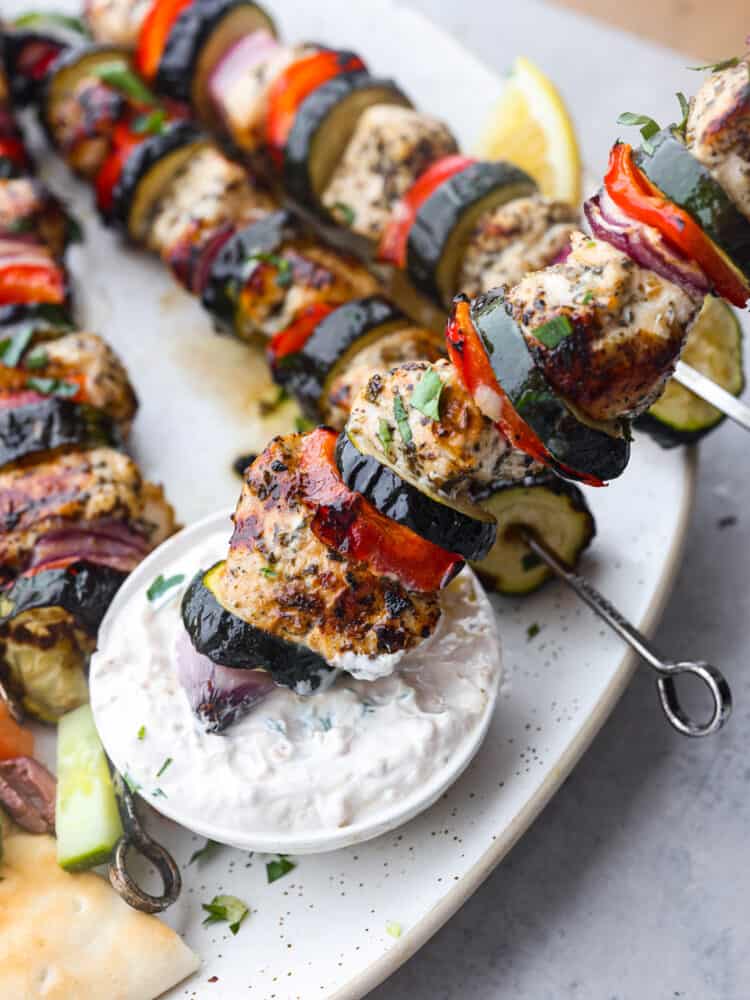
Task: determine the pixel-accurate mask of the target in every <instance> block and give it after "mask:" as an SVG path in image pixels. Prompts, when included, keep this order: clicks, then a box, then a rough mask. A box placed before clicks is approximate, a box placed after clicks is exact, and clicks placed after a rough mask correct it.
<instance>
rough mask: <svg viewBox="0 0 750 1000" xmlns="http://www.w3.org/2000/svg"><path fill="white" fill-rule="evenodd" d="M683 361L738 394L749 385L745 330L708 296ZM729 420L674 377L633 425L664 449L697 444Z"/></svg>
mask: <svg viewBox="0 0 750 1000" xmlns="http://www.w3.org/2000/svg"><path fill="white" fill-rule="evenodd" d="M682 359H683V361H686V362H687V363H688V364H689V365H692V367H693V368H695V369H696V370H697V371H699V372H702V373H703V374H704V375H708V377H709V378H711V379H713V381H714V382H716V383H717V384H718V385H720V386H721V387H722V388H724V389H726V390H727V392H731V393H732V395H733V396H739V395H740V393H741V392H742V390H743V388H744V386H745V375H744V369H743V364H742V328H741V327H740V323H739V320H738V319H737V316H736V314H735V313H734V311H733V310H732V308H731V307H730V306H728V305H727V303H726V302H724V301H723V300H722V299H717V298H714V297H713V296H708V297H707V298H706V301H705V302H704V303H703V309H702V310H701V312H700V315H699V316H698V319H697V320H696V321H695V323H694V324H693V327H692V329H691V330H690V333H689V334H688V339H687V343H686V344H685V349H684V351H683V352H682ZM724 420H725V417H724V415H723V414H722V413H721V411H720V410H717V409H716V408H715V407H714V406H711V404H710V403H707V402H706V401H705V400H703V399H701V398H700V397H699V396H696V395H694V394H693V393H692V392H690V390H689V389H686V388H685V387H684V386H682V385H680V384H679V382H676V381H675V380H674V379H672V380H671V381H670V382H668V383H667V386H666V388H665V390H664V392H663V394H662V395H661V397H660V398H659V399H658V400H657V401H656V402H655V403H654V405H653V406H652V407H651V409H650V410H649V411H648V412H647V413H645V414H644V415H643V416H642V417H640V418H639V419H638V420H637V421H636V424H635V426H636V427H637V428H638V429H639V430H643V431H645V432H646V433H647V434H650V435H651V437H653V438H654V440H655V441H657V442H658V444H660V445H661V446H662V447H663V448H675V447H677V446H678V445H684V444H694V443H695V442H696V441H699V440H700V439H701V438H702V437H703V436H704V435H706V434H708V433H709V431H712V430H714V429H715V428H716V427H718V426H719V424H721V423H723V421H724Z"/></svg>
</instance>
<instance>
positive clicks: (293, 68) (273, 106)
mask: <svg viewBox="0 0 750 1000" xmlns="http://www.w3.org/2000/svg"><path fill="white" fill-rule="evenodd" d="M366 68H367V67H366V66H365V64H364V62H363V61H362V60H361V59H360V58H359V56H356V55H354V54H353V53H351V52H338V51H335V50H333V49H326V50H324V51H323V52H314V53H313V54H312V55H309V56H304V57H303V58H302V59H297V60H296V61H295V62H293V63H292V64H291V65H290V66H287V68H286V69H285V70H283V71H282V72H281V73H280V74H279V76H278V77H277V78H276V79H275V80H274V82H273V84H272V86H271V89H270V91H269V94H268V117H267V119H266V142H267V144H268V148H269V153H270V155H271V157H272V158H273V160H274V161H275V162H276V164H277V165H278V166H281V163H282V161H283V158H284V147H285V146H286V141H287V139H288V138H289V133H290V132H291V131H292V126H293V125H294V119H295V116H296V114H297V109H298V108H299V106H300V104H302V102H303V101H304V100H305V98H306V97H308V96H309V95H310V94H311V93H312V92H313V91H314V90H317V88H318V87H320V86H321V85H322V84H324V83H327V82H328V80H332V79H333V78H334V77H336V76H340V75H341V74H342V73H353V72H355V71H357V70H364V69H366Z"/></svg>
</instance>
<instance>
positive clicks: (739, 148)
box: [687, 59, 750, 219]
mask: <svg viewBox="0 0 750 1000" xmlns="http://www.w3.org/2000/svg"><path fill="white" fill-rule="evenodd" d="M687 143H688V147H689V149H690V151H691V152H692V154H693V156H695V157H696V158H697V159H698V160H700V162H701V163H702V164H703V165H704V166H705V167H708V169H709V170H710V171H711V173H712V174H713V177H714V179H715V180H716V181H718V183H719V184H721V186H722V187H723V188H724V190H725V191H726V192H727V194H728V195H729V197H730V198H731V199H732V200H733V201H734V203H735V204H736V205H737V207H738V208H739V210H740V211H741V212H742V213H743V214H744V215H746V216H747V217H748V218H749V219H750V60H748V59H743V60H741V61H740V62H739V63H738V64H737V65H736V66H730V67H728V68H727V69H723V70H720V71H719V72H718V73H711V74H710V76H708V77H706V80H705V82H704V83H703V86H702V87H701V88H700V90H699V91H698V93H697V94H696V95H695V98H694V99H693V101H692V103H691V105H690V114H689V115H688V121H687Z"/></svg>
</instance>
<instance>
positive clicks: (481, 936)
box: [371, 0, 750, 1000]
mask: <svg viewBox="0 0 750 1000" xmlns="http://www.w3.org/2000/svg"><path fill="white" fill-rule="evenodd" d="M413 5H414V6H416V7H418V8H419V9H421V10H422V11H424V12H425V13H427V14H429V15H431V16H432V17H434V19H435V20H437V21H438V22H439V23H440V24H442V25H443V26H445V27H447V28H449V29H450V30H451V31H453V32H455V33H456V34H457V35H458V37H460V38H461V40H462V41H464V42H465V44H467V45H468V46H469V47H471V48H473V49H474V50H475V51H476V52H478V53H479V54H480V55H481V56H482V57H483V58H484V59H485V60H487V61H488V62H490V63H491V64H492V65H493V66H496V67H497V68H498V69H501V68H503V67H505V66H506V65H507V64H508V63H509V61H510V60H511V58H512V57H513V55H514V54H516V53H524V54H526V55H528V56H530V57H531V58H532V59H534V60H536V61H538V62H539V63H540V65H542V66H543V67H545V68H546V69H547V70H548V71H549V72H550V74H551V75H552V77H553V78H554V79H555V80H556V81H557V82H558V83H559V85H560V87H561V89H562V90H563V92H564V93H565V96H566V98H567V99H568V101H569V104H570V106H571V108H572V109H573V111H574V113H575V116H576V120H577V124H578V127H579V131H580V135H581V137H582V141H583V147H584V153H585V157H586V162H587V163H588V164H590V165H591V167H592V168H593V169H597V170H601V168H602V167H603V165H604V163H605V159H606V155H607V150H608V147H609V144H610V143H611V141H612V139H613V137H614V136H615V135H616V133H617V131H618V129H617V126H616V124H615V118H616V117H617V114H618V113H619V112H621V111H625V110H628V111H638V112H647V113H649V114H652V115H653V116H654V117H656V118H658V119H660V120H669V116H670V115H671V114H672V112H673V104H672V101H673V96H672V95H673V94H674V93H675V91H677V90H680V89H682V90H685V91H690V90H693V89H694V88H695V85H696V83H697V80H698V77H697V76H696V75H695V74H693V73H690V72H687V71H686V70H685V69H684V66H685V63H686V62H690V60H686V59H683V58H680V57H679V56H676V55H674V54H673V53H669V52H667V51H665V50H662V49H658V48H656V47H654V46H647V45H645V44H644V43H642V42H639V41H636V40H634V39H632V38H630V37H628V36H626V35H621V34H615V33H613V32H610V31H608V30H606V29H603V28H601V27H599V26H596V25H594V24H593V22H591V21H586V20H584V19H582V18H579V17H574V16H572V15H570V14H568V13H563V12H562V11H559V10H556V9H554V8H551V7H543V6H542V5H541V4H538V3H536V2H533V3H532V2H529V0H524V2H517V3H508V2H503V0H497V2H495V3H490V2H489V0H463V2H462V3H460V4H457V3H455V0H451V2H447V0H446V2H442V0H441V2H435V0H433V2H427V0H413ZM738 27H739V26H738ZM741 46H742V40H741V37H740V36H739V35H738V41H737V48H738V50H739V49H740V48H741ZM749 465H750V437H748V436H747V435H746V434H745V433H744V432H742V431H741V430H739V429H738V428H736V427H734V426H730V425H728V424H725V425H724V427H722V428H721V429H720V430H719V431H718V432H717V433H715V434H714V435H713V436H712V437H711V438H710V439H709V440H708V441H707V442H706V443H705V445H704V446H703V448H702V450H701V463H700V477H699V487H698V495H697V502H696V507H695V511H694V514H693V517H692V521H691V526H690V539H689V542H688V548H687V551H686V557H685V561H684V564H683V567H682V569H681V571H680V574H679V577H678V580H677V583H676V586H675V590H674V593H673V596H672V599H671V601H670V603H669V606H668V608H667V611H666V614H665V616H664V619H663V621H662V624H661V627H660V628H659V630H658V633H657V636H656V641H657V642H658V644H659V645H660V647H661V648H662V649H664V650H666V651H669V652H670V653H671V654H672V655H676V656H679V655H683V656H705V657H707V658H710V659H712V660H713V661H714V662H715V663H716V664H718V665H720V666H721V667H722V668H723V669H724V670H725V672H726V673H727V675H728V677H729V678H730V680H731V683H732V687H733V691H734V697H735V711H734V715H733V717H732V719H731V721H730V723H729V726H728V728H727V729H726V730H725V731H724V732H723V733H721V734H720V735H719V736H718V737H714V738H712V739H709V740H706V741H702V742H700V741H698V742H689V741H687V740H685V739H684V738H682V737H680V736H678V735H676V734H674V733H673V732H672V731H671V730H670V729H668V728H667V726H666V724H665V723H664V721H663V719H662V717H661V714H660V712H659V710H658V708H657V705H656V701H655V693H654V688H653V682H652V680H651V678H650V677H649V676H647V675H646V673H645V671H644V672H643V673H642V674H638V675H637V676H636V678H635V679H634V681H633V683H632V685H631V686H630V688H629V690H628V691H627V693H626V694H625V696H624V697H623V699H622V701H621V702H620V704H619V706H618V707H617V709H616V710H615V712H614V714H613V716H612V717H611V719H610V720H609V722H608V723H607V724H606V726H605V727H604V729H603V730H602V732H601V733H600V734H599V736H598V738H597V739H596V740H595V742H594V744H593V745H592V747H591V748H590V750H589V751H588V753H587V754H586V756H585V757H584V759H583V760H582V761H581V763H580V764H579V766H578V767H577V768H576V769H575V771H574V773H573V774H572V776H571V777H570V778H569V780H568V781H567V782H566V784H565V785H564V787H563V788H562V789H561V791H560V792H559V793H558V795H557V796H556V797H555V799H554V800H553V801H552V802H551V803H550V805H549V806H548V807H547V809H546V810H545V811H544V812H543V814H542V815H541V817H540V818H539V819H538V820H537V822H536V823H535V824H534V826H533V827H532V828H531V830H530V831H529V832H528V833H527V834H526V836H525V837H524V838H523V839H522V841H521V842H520V843H519V844H518V845H517V846H516V848H515V849H514V850H513V852H512V853H511V855H510V856H509V857H508V858H507V859H506V861H505V863H504V864H502V865H501V866H500V868H499V869H498V870H497V871H496V872H495V873H494V875H493V876H492V877H491V878H490V879H489V880H488V881H487V882H486V883H485V885H484V886H483V887H482V888H481V889H480V890H479V892H477V893H476V895H475V896H474V897H473V898H472V899H471V900H470V901H469V902H468V903H467V904H466V905H465V906H464V907H463V909H462V910H461V911H460V912H459V913H458V914H457V915H456V916H455V917H454V918H453V920H451V921H450V922H449V923H448V925H447V926H446V927H445V928H444V929H443V930H442V931H441V932H440V933H438V934H437V935H436V936H435V937H434V938H433V939H432V941H431V942H430V943H428V944H427V945H426V947H425V948H424V949H422V951H421V952H420V953H419V954H418V955H417V956H415V957H414V958H413V959H412V960H411V961H410V962H409V963H408V964H407V965H406V966H404V967H403V968H402V969H401V970H400V971H399V972H398V973H396V975H394V976H393V977H392V978H391V979H390V980H389V981H388V982H387V983H385V984H384V985H383V986H382V987H381V988H380V989H378V990H376V991H375V992H374V993H372V994H371V998H372V1000H423V998H425V1000H426V998H429V1000H490V998H493V1000H494V998H500V997H513V998H515V1000H615V998H617V1000H667V998H668V1000H673V998H684V1000H714V998H715V1000H746V998H748V997H750V950H749V948H748V945H749V944H750V942H749V940H748V939H749V937H750V909H749V907H748V899H750V866H749V865H748V846H747V845H748V833H749V832H750V794H749V793H750V754H749V753H748V749H747V747H748V733H749V732H750V708H749V707H748V706H749V705H750V699H749V698H748V693H749V692H750V670H749V664H748V659H749V658H750V654H749V652H748V635H749V633H750V591H749V590H748V586H747V582H748V575H749V574H748V553H750V512H749V510H748V508H749V507H750V480H749V477H748V471H747V470H748V466H749ZM730 516H733V517H736V518H737V521H736V523H733V524H730V525H728V526H725V527H723V528H720V527H719V524H718V522H719V520H720V519H721V518H725V517H730Z"/></svg>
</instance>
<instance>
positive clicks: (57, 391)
mask: <svg viewBox="0 0 750 1000" xmlns="http://www.w3.org/2000/svg"><path fill="white" fill-rule="evenodd" d="M26 388H27V389H33V390H34V392H38V393H39V394H40V395H42V396H58V397H59V398H60V399H71V398H72V397H73V396H75V395H76V394H77V393H78V390H79V388H80V386H79V385H78V383H77V382H67V381H66V380H65V379H62V378H38V377H37V376H36V375H32V376H31V377H30V378H27V379H26Z"/></svg>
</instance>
